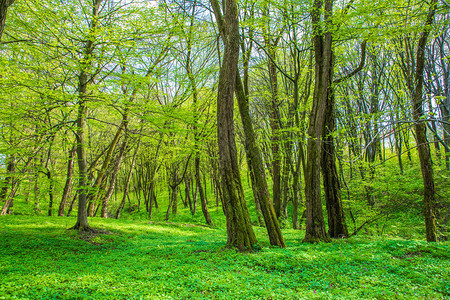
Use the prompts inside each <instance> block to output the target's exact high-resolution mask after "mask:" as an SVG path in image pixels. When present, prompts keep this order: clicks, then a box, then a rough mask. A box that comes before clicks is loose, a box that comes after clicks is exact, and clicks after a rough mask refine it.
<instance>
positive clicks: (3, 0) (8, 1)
mask: <svg viewBox="0 0 450 300" xmlns="http://www.w3.org/2000/svg"><path fill="white" fill-rule="evenodd" d="M14 1H15V0H0V42H1V41H2V35H3V29H4V28H5V22H6V14H7V13H8V7H9V6H11V5H12V4H13V3H14Z"/></svg>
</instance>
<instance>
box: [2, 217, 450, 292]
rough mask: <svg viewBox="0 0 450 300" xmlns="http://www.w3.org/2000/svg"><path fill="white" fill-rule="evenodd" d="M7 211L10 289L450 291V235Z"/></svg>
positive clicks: (5, 266)
mask: <svg viewBox="0 0 450 300" xmlns="http://www.w3.org/2000/svg"><path fill="white" fill-rule="evenodd" d="M177 221H178V222H170V223H166V222H162V221H152V222H150V221H148V220H127V219H124V220H115V219H99V218H92V219H90V225H91V226H93V227H94V228H98V229H101V230H102V231H97V232H94V233H91V234H89V235H79V234H78V233H77V232H76V231H73V230H67V228H69V227H71V226H72V225H73V224H74V222H75V219H74V218H55V217H42V216H18V215H16V216H5V217H2V218H0V283H1V284H0V299H448V297H450V283H449V278H450V274H449V269H450V260H449V258H450V251H449V250H450V249H449V243H448V242H440V243H436V244H435V243H432V244H428V243H426V242H424V241H417V240H405V239H400V238H396V239H392V238H387V237H383V238H380V237H375V236H356V237H353V238H350V239H342V240H335V241H333V242H332V243H319V244H314V245H311V244H302V243H301V238H302V237H303V234H302V233H301V232H299V231H294V230H291V229H285V230H284V231H283V233H284V236H285V239H286V242H287V248H285V249H278V248H272V247H270V246H269V244H268V241H267V238H266V234H265V229H264V228H256V227H255V230H256V233H257V236H258V240H259V241H260V242H259V243H260V244H259V246H260V248H261V250H260V251H258V252H254V253H246V254H242V253H237V252H235V251H234V250H229V249H225V247H224V246H225V242H226V232H225V228H224V226H221V225H216V226H214V227H207V226H201V225H200V224H197V223H195V222H190V223H188V222H186V223H183V222H180V220H177Z"/></svg>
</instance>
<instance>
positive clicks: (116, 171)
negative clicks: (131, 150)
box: [100, 133, 128, 218]
mask: <svg viewBox="0 0 450 300" xmlns="http://www.w3.org/2000/svg"><path fill="white" fill-rule="evenodd" d="M126 135H128V133H126ZM127 145H128V137H127V136H125V140H124V141H123V143H122V146H121V147H120V151H119V156H118V157H117V162H116V165H115V166H114V170H113V173H112V177H111V180H110V184H109V187H108V190H107V191H106V194H105V195H104V196H103V199H102V211H101V215H100V216H101V217H102V218H107V217H108V204H109V199H110V198H111V196H112V194H113V191H114V188H115V186H116V181H117V176H118V174H119V169H120V166H121V164H122V160H123V156H124V154H125V149H126V147H127Z"/></svg>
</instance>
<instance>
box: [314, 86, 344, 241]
mask: <svg viewBox="0 0 450 300" xmlns="http://www.w3.org/2000/svg"><path fill="white" fill-rule="evenodd" d="M330 93H331V94H330V97H329V99H328V102H327V109H326V115H325V120H326V124H325V128H324V133H323V136H322V138H323V144H322V166H321V167H322V178H323V186H324V190H325V201H326V207H327V214H328V234H329V236H330V237H331V238H343V237H348V231H347V224H346V222H345V215H344V209H343V206H342V199H341V187H340V183H339V176H338V173H337V168H336V158H335V156H334V153H335V151H334V138H333V135H332V133H333V131H334V130H335V115H334V95H333V94H332V93H333V92H332V89H331V88H330Z"/></svg>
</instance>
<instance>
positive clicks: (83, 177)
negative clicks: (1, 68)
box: [72, 0, 102, 231]
mask: <svg viewBox="0 0 450 300" xmlns="http://www.w3.org/2000/svg"><path fill="white" fill-rule="evenodd" d="M101 2H102V0H93V1H92V22H91V24H90V27H89V36H90V38H89V39H88V41H87V42H86V47H85V53H84V54H85V55H84V60H85V63H83V65H84V64H87V65H89V64H91V63H92V62H91V55H92V53H93V52H94V48H95V45H94V35H95V31H96V30H97V27H98V16H99V11H100V4H101ZM87 65H86V66H83V68H82V70H81V71H80V75H79V76H78V114H77V119H76V125H77V130H76V139H77V151H76V152H77V161H78V173H79V174H78V178H79V179H78V216H77V222H76V223H75V225H74V226H73V227H72V229H77V230H79V231H89V230H90V227H89V224H88V220H87V202H88V198H87V197H88V187H87V184H88V182H87V164H86V141H85V135H86V115H87V101H88V100H87V99H88V93H87V87H88V84H89V82H90V80H89V78H88V74H87V69H88V66H87Z"/></svg>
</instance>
